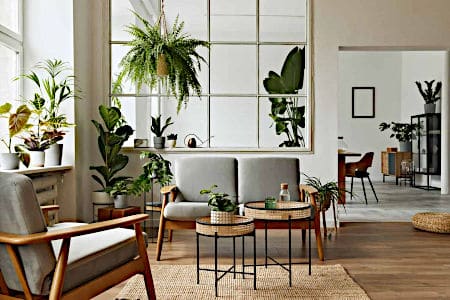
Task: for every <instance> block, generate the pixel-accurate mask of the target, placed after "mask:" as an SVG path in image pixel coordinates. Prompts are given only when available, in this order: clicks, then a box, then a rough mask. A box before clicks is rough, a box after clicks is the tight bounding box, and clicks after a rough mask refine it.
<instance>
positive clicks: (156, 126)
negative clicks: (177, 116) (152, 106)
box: [150, 115, 173, 149]
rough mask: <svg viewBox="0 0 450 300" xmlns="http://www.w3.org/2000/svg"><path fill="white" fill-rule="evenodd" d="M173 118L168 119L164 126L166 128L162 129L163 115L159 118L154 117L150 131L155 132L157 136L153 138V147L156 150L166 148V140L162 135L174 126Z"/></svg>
mask: <svg viewBox="0 0 450 300" xmlns="http://www.w3.org/2000/svg"><path fill="white" fill-rule="evenodd" d="M171 121H172V118H171V117H168V118H167V119H166V123H165V124H164V126H162V127H161V115H159V116H157V117H152V126H151V128H150V130H151V131H152V132H153V134H154V135H155V136H154V137H153V147H155V149H163V148H164V144H165V143H166V138H165V137H163V136H162V134H163V133H164V130H166V128H167V127H168V126H169V125H172V124H173V122H171Z"/></svg>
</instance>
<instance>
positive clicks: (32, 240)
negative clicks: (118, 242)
mask: <svg viewBox="0 0 450 300" xmlns="http://www.w3.org/2000/svg"><path fill="white" fill-rule="evenodd" d="M49 209H50V210H52V209H55V208H54V207H51V208H49ZM45 211H46V208H44V210H43V213H44V215H45V214H46V213H45ZM147 218H148V215H146V214H139V215H133V216H129V217H124V218H119V219H114V220H109V221H104V222H98V223H93V224H87V225H81V226H76V227H71V228H66V229H61V230H55V231H50V232H42V233H34V234H28V235H18V234H9V233H4V232H0V243H2V244H5V245H6V249H7V252H8V254H9V256H10V258H11V261H12V264H13V266H14V268H15V271H16V273H17V276H18V278H19V281H20V283H21V285H22V288H23V291H24V292H23V294H22V295H13V294H12V291H10V290H9V289H8V287H7V285H6V282H5V280H4V278H3V275H2V274H1V271H0V291H1V294H0V298H1V299H50V300H57V299H76V300H79V299H89V298H92V297H94V296H96V295H98V294H100V293H101V292H103V291H105V290H107V289H109V288H111V287H113V286H114V285H116V284H118V283H120V282H122V281H123V280H125V279H128V278H130V277H131V276H133V275H135V274H142V275H144V281H145V286H146V290H147V295H148V298H149V299H152V300H153V299H156V296H155V289H154V286H153V279H152V274H151V269H150V264H149V261H148V256H147V250H146V246H145V241H144V237H143V234H142V228H141V224H140V223H141V222H143V221H144V220H145V219H147ZM131 225H134V230H135V233H136V237H135V239H136V243H137V247H138V256H137V257H135V259H134V260H132V261H130V262H128V263H126V264H124V265H122V266H120V267H118V268H116V269H114V270H112V271H109V272H108V273H106V274H104V275H102V276H100V277H98V278H96V279H94V280H92V281H89V282H87V283H85V284H83V285H81V286H79V287H76V288H74V289H72V290H69V291H67V292H65V293H64V294H63V292H62V289H63V284H64V274H65V271H66V267H67V261H68V256H69V248H70V240H71V238H72V237H76V236H80V235H85V234H89V233H95V232H98V231H102V230H107V229H113V228H118V227H124V226H131ZM59 239H62V245H61V250H60V253H59V256H58V257H57V262H56V267H55V271H54V274H53V280H52V283H51V288H50V294H49V295H48V296H39V295H32V294H31V291H30V288H29V286H28V283H27V280H26V276H25V273H24V267H23V265H22V262H21V259H20V256H19V253H18V246H23V245H30V244H38V243H48V242H50V241H52V240H59Z"/></svg>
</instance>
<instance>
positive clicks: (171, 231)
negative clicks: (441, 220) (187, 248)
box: [168, 229, 173, 243]
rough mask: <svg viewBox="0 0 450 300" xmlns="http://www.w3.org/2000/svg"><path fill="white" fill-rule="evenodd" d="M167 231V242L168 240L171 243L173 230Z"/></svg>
mask: <svg viewBox="0 0 450 300" xmlns="http://www.w3.org/2000/svg"><path fill="white" fill-rule="evenodd" d="M168 231H169V232H168V240H169V242H171V243H172V237H173V230H172V229H169V230H168Z"/></svg>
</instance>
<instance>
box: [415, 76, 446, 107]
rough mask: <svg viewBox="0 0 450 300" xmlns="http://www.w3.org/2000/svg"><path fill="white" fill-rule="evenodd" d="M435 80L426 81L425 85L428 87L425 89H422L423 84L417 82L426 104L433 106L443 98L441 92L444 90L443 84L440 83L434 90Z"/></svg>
mask: <svg viewBox="0 0 450 300" xmlns="http://www.w3.org/2000/svg"><path fill="white" fill-rule="evenodd" d="M433 83H434V80H431V81H426V80H425V85H426V86H427V87H426V88H425V89H423V88H422V84H421V83H420V82H419V81H416V85H417V88H418V89H419V92H420V94H421V95H422V98H423V100H425V103H426V104H431V103H435V102H437V101H438V100H439V99H441V97H440V96H439V95H440V94H439V92H440V91H441V88H442V82H440V81H438V82H437V83H436V86H435V87H434V88H433Z"/></svg>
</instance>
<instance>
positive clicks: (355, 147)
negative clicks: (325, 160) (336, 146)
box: [338, 51, 402, 180]
mask: <svg viewBox="0 0 450 300" xmlns="http://www.w3.org/2000/svg"><path fill="white" fill-rule="evenodd" d="M401 63H402V54H401V52H384V51H382V52H381V51H377V52H374V51H364V52H363V51H357V52H355V51H341V52H339V97H338V99H339V100H338V116H339V119H338V135H339V136H343V137H344V140H345V142H346V143H347V144H348V147H349V150H351V151H354V152H359V153H366V152H374V153H375V155H374V161H373V163H372V168H371V169H370V170H369V172H370V174H371V175H370V177H371V178H372V180H380V179H381V178H382V175H381V151H384V150H386V147H387V146H392V147H398V145H397V144H398V143H397V140H395V139H390V138H389V134H390V133H388V132H380V130H379V129H378V126H379V124H380V123H381V122H390V121H399V120H400V115H401V113H400V111H401V109H400V104H401V100H400V98H401V71H402V67H401ZM361 86H372V87H375V118H352V87H361ZM357 159H359V158H355V159H354V160H357ZM350 160H351V159H349V161H350Z"/></svg>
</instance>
